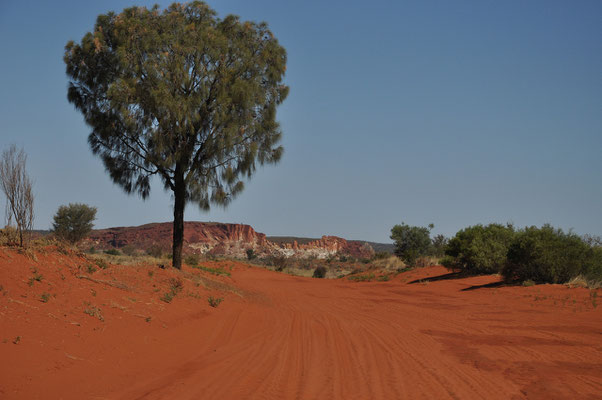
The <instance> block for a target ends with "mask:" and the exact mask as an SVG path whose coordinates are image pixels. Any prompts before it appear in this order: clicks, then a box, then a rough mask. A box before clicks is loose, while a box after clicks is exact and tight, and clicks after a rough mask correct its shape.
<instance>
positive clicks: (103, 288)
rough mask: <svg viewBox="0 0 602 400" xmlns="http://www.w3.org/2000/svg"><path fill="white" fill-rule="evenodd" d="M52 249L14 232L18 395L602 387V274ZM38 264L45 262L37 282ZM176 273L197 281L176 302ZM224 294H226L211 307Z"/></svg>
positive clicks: (3, 320) (310, 394) (9, 385)
mask: <svg viewBox="0 0 602 400" xmlns="http://www.w3.org/2000/svg"><path fill="white" fill-rule="evenodd" d="M46 253H47V254H42V253H37V254H36V258H37V261H33V260H32V259H30V258H27V257H25V256H24V255H20V254H18V253H17V252H16V251H14V250H7V249H1V248H0V285H2V290H1V293H0V357H1V360H2V362H1V364H0V398H2V399H38V398H39V399H128V400H129V399H405V398H407V399H416V398H425V399H446V398H451V399H472V398H476V399H523V398H528V399H579V398H582V399H594V398H600V396H602V307H601V306H600V304H598V303H602V298H601V297H602V296H598V297H597V298H595V297H593V296H594V295H593V293H594V292H590V291H589V290H586V289H569V288H566V287H564V286H560V285H538V286H533V287H526V288H523V287H498V288H496V287H478V286H479V285H484V284H488V283H492V282H495V280H496V279H495V278H494V277H476V278H469V279H447V280H437V281H431V282H428V283H427V282H422V283H421V282H418V283H413V284H411V283H410V282H411V281H413V280H417V279H424V278H427V277H436V276H441V275H444V274H446V273H447V271H446V270H445V269H443V268H441V267H431V268H425V269H421V270H417V271H412V272H409V273H405V274H400V275H398V276H397V277H396V278H394V279H392V280H391V281H389V282H350V281H348V280H320V279H308V278H298V277H292V276H289V275H286V274H282V273H274V272H270V271H266V270H263V269H261V268H255V267H248V266H245V265H244V264H240V263H234V262H222V263H220V264H215V265H212V266H216V265H218V266H220V267H222V268H224V269H225V270H226V271H229V272H231V274H232V276H231V277H219V278H217V277H215V276H213V275H211V274H209V273H206V272H203V271H197V270H195V271H193V270H192V269H188V268H186V269H185V270H184V272H183V273H180V272H176V271H173V270H171V271H168V270H160V269H158V268H156V267H151V266H146V267H125V266H111V267H109V268H108V269H106V270H100V271H97V272H94V273H88V272H87V270H86V268H87V265H88V264H89V261H87V260H85V259H83V258H78V257H75V256H73V255H68V256H67V255H61V254H58V253H56V252H52V251H47V252H46ZM32 268H35V269H36V271H37V272H36V273H37V274H41V275H43V276H44V278H43V279H42V280H41V281H35V280H34V282H33V283H32V286H30V285H29V279H30V278H31V277H33V276H34V272H33V269H32ZM149 271H152V276H150V274H149ZM78 276H79V278H78ZM63 277H64V278H63ZM171 277H178V278H180V279H181V280H182V281H183V282H184V289H183V290H182V292H180V293H179V294H178V295H177V296H176V297H175V298H174V300H173V301H172V302H171V303H170V304H167V303H164V302H162V301H160V300H159V298H160V297H161V295H162V294H163V293H164V292H165V291H166V290H167V286H168V283H167V280H168V278H171ZM88 278H90V279H94V281H91V280H89V279H88ZM195 282H196V283H198V285H199V286H197V284H195ZM467 288H470V289H474V290H467V291H462V289H467ZM44 293H49V294H51V297H50V299H49V300H48V301H47V302H42V301H40V298H41V297H40V296H41V295H42V294H44ZM598 293H599V294H600V295H602V291H598ZM209 295H212V296H215V297H224V298H225V300H224V302H223V303H222V304H221V305H220V306H219V307H218V308H211V307H209V305H208V303H207V296H209ZM594 304H596V306H597V307H594ZM90 307H96V308H98V309H100V310H101V311H100V313H101V315H102V318H103V319H104V321H101V320H100V319H99V318H97V317H98V316H96V317H95V316H90V315H88V314H85V313H84V310H85V309H88V310H90ZM149 317H150V319H149ZM17 337H19V339H18V340H17ZM14 342H17V343H16V344H15V343H14Z"/></svg>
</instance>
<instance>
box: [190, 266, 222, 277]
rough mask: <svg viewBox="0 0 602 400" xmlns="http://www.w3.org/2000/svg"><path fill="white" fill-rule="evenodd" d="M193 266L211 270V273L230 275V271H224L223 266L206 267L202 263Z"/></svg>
mask: <svg viewBox="0 0 602 400" xmlns="http://www.w3.org/2000/svg"><path fill="white" fill-rule="evenodd" d="M192 267H193V268H198V269H200V270H203V271H205V272H209V273H210V274H213V275H225V276H230V273H229V272H228V271H224V270H223V269H222V268H211V267H205V266H202V265H192Z"/></svg>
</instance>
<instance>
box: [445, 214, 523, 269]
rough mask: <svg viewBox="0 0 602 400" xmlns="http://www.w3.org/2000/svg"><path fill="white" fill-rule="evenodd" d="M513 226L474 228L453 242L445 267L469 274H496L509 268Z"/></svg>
mask: <svg viewBox="0 0 602 400" xmlns="http://www.w3.org/2000/svg"><path fill="white" fill-rule="evenodd" d="M514 236H515V231H514V227H513V226H512V225H501V224H489V225H487V226H483V225H480V224H479V225H474V226H470V227H468V228H465V229H462V230H461V231H459V232H458V233H456V236H454V237H453V238H451V239H450V240H449V242H448V244H447V247H446V249H445V255H446V256H445V257H444V258H443V260H441V263H442V264H443V265H444V266H445V267H447V268H449V269H451V270H454V271H461V272H466V273H469V274H496V273H499V272H501V270H502V268H503V267H504V265H505V264H506V255H507V253H508V247H509V246H510V243H511V242H512V240H513V239H514Z"/></svg>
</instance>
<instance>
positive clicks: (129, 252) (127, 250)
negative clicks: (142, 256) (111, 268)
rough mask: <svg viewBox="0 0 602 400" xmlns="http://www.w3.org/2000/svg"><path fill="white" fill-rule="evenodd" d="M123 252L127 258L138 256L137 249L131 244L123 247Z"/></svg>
mask: <svg viewBox="0 0 602 400" xmlns="http://www.w3.org/2000/svg"><path fill="white" fill-rule="evenodd" d="M121 251H122V252H123V254H125V255H126V256H130V257H132V256H135V255H136V252H137V251H136V248H135V247H134V246H132V245H131V244H127V245H125V246H123V247H122V248H121Z"/></svg>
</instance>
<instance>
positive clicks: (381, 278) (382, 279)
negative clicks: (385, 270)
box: [376, 275, 391, 282]
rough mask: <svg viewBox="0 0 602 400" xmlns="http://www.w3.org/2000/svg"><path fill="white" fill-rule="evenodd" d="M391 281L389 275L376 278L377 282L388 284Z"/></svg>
mask: <svg viewBox="0 0 602 400" xmlns="http://www.w3.org/2000/svg"><path fill="white" fill-rule="evenodd" d="M389 279H391V278H390V277H389V275H382V276H379V277H378V278H376V280H377V281H380V282H388V281H389Z"/></svg>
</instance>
